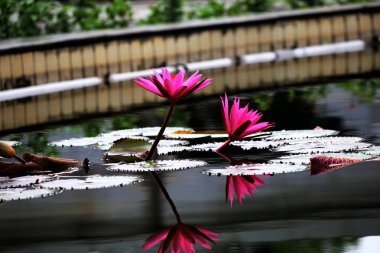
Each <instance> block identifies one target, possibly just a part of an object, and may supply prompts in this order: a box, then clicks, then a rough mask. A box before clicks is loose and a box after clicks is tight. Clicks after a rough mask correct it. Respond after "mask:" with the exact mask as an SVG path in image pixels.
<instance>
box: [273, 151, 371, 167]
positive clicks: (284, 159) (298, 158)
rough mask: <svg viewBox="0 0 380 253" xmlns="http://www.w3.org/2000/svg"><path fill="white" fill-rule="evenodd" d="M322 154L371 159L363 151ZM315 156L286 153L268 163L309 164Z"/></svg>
mask: <svg viewBox="0 0 380 253" xmlns="http://www.w3.org/2000/svg"><path fill="white" fill-rule="evenodd" d="M324 155H326V156H330V157H342V156H344V157H347V158H351V159H361V160H367V159H371V158H372V156H371V155H368V154H365V153H343V154H342V153H325V154H324ZM313 157H315V155H314V154H299V155H286V156H281V157H278V158H275V159H272V160H270V161H269V162H270V163H280V164H281V163H284V164H298V165H309V164H310V159H311V158H313Z"/></svg>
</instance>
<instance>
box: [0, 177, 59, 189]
mask: <svg viewBox="0 0 380 253" xmlns="http://www.w3.org/2000/svg"><path fill="white" fill-rule="evenodd" d="M51 178H52V177H51V176H45V175H38V176H23V177H16V178H11V179H10V178H7V177H4V178H0V189H4V188H15V187H24V186H30V185H33V184H39V183H41V182H44V181H46V180H49V179H51Z"/></svg>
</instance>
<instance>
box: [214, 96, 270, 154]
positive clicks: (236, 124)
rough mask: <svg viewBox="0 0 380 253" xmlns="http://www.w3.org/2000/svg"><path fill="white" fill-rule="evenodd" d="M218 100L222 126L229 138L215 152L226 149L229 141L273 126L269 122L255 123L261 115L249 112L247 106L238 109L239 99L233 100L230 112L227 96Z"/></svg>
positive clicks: (256, 112)
mask: <svg viewBox="0 0 380 253" xmlns="http://www.w3.org/2000/svg"><path fill="white" fill-rule="evenodd" d="M220 99H221V101H222V115H223V120H224V125H225V128H226V131H227V133H228V137H229V138H228V140H227V141H226V143H224V144H223V145H222V146H221V147H219V148H218V149H217V151H220V150H221V149H223V148H224V147H226V146H227V145H228V144H229V143H230V142H231V141H235V140H240V139H242V138H244V137H246V136H247V135H250V134H253V133H257V132H260V131H263V130H266V129H268V128H270V127H273V126H274V124H272V123H269V122H261V123H257V122H258V121H259V120H260V119H261V117H262V116H263V115H262V114H261V113H259V112H258V111H257V110H256V111H253V110H249V109H248V106H249V104H247V105H246V106H245V107H243V108H240V99H238V98H237V97H235V99H234V103H233V104H232V107H231V111H229V106H228V97H227V94H225V95H224V99H223V97H220Z"/></svg>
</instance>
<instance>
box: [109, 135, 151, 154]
mask: <svg viewBox="0 0 380 253" xmlns="http://www.w3.org/2000/svg"><path fill="white" fill-rule="evenodd" d="M150 146H151V144H150V142H149V140H146V139H130V138H124V139H119V140H116V141H114V142H113V145H112V146H111V148H110V149H109V151H110V152H135V153H138V152H140V153H141V152H145V151H146V150H149V148H150Z"/></svg>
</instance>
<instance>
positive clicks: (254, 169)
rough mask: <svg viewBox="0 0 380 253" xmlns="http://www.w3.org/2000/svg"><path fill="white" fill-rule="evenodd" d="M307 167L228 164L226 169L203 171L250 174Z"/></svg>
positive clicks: (306, 167)
mask: <svg viewBox="0 0 380 253" xmlns="http://www.w3.org/2000/svg"><path fill="white" fill-rule="evenodd" d="M307 169H308V166H304V165H290V164H271V163H258V164H243V165H236V166H228V167H226V168H224V169H209V170H204V171H202V173H203V174H206V175H210V176H248V175H265V174H278V173H290V172H299V171H304V170H307Z"/></svg>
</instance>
